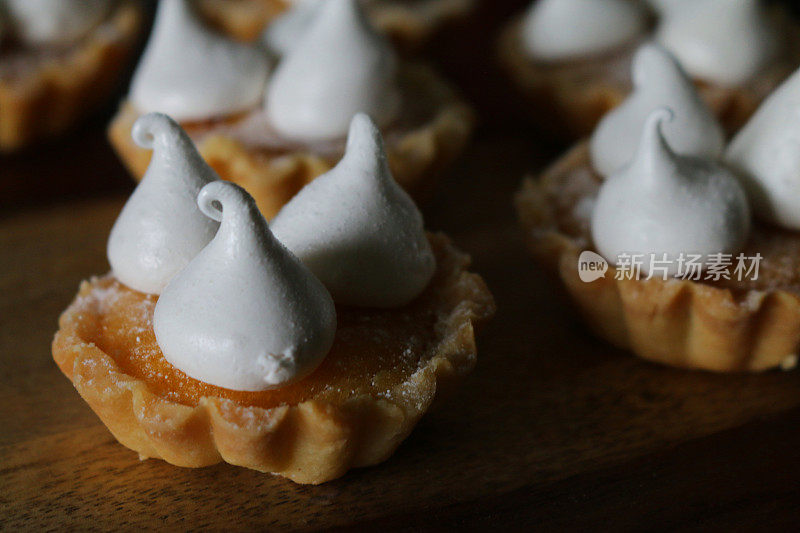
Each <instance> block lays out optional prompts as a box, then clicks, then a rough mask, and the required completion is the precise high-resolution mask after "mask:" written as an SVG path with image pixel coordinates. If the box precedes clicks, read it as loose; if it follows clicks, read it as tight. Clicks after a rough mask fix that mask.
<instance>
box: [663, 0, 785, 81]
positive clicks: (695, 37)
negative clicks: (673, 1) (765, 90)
mask: <svg viewBox="0 0 800 533" xmlns="http://www.w3.org/2000/svg"><path fill="white" fill-rule="evenodd" d="M677 7H681V8H680V9H678V8H677ZM677 7H676V8H675V9H665V10H662V17H661V21H660V24H659V26H658V28H657V30H656V34H655V38H656V40H657V41H658V42H660V43H662V44H663V45H664V46H666V47H667V48H668V49H669V50H670V51H672V53H673V54H675V56H676V57H677V58H678V60H679V61H680V62H681V64H682V65H683V66H684V68H685V69H686V70H687V71H688V72H689V73H690V74H691V75H692V76H694V77H696V78H700V79H703V80H706V81H709V82H712V83H717V84H720V85H724V86H738V85H741V84H742V83H744V82H746V81H748V80H751V79H753V78H754V77H755V76H756V75H758V73H759V72H761V70H762V69H764V68H765V67H766V66H767V65H768V64H769V62H770V61H771V60H772V59H773V58H774V57H775V55H776V54H777V53H778V51H779V50H780V47H781V43H782V37H783V35H782V32H781V31H780V29H779V28H776V27H775V26H774V24H773V23H772V21H771V20H770V18H769V16H768V15H767V13H766V12H765V8H764V6H763V5H762V4H761V2H760V1H759V0H734V1H731V0H695V1H693V2H691V3H686V4H684V3H683V2H681V5H680V6H677Z"/></svg>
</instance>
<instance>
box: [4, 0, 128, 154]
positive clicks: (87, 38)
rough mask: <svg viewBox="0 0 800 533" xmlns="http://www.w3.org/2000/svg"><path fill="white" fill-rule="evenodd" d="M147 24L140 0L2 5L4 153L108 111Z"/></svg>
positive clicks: (9, 1)
mask: <svg viewBox="0 0 800 533" xmlns="http://www.w3.org/2000/svg"><path fill="white" fill-rule="evenodd" d="M142 22H143V12H142V7H141V4H140V2H139V1H138V0H116V1H115V0H81V1H77V0H3V1H2V2H0V151H2V152H10V151H13V150H17V149H20V148H22V147H24V146H26V145H28V144H30V143H33V142H35V141H37V140H39V139H43V138H47V137H53V136H57V135H59V134H61V133H63V132H64V131H66V130H67V129H68V128H69V127H70V126H72V125H73V124H75V123H76V122H77V121H78V120H80V119H81V118H82V117H84V116H86V115H87V113H88V112H89V111H91V110H92V109H94V108H96V107H97V106H99V105H101V104H102V103H103V102H104V101H105V100H106V99H107V98H108V97H109V96H110V95H111V93H112V91H113V90H114V89H115V88H116V87H117V85H118V84H119V83H120V81H121V79H120V78H121V76H122V74H123V71H124V69H125V66H126V64H127V61H128V59H129V58H130V56H131V54H132V52H133V51H134V49H135V46H136V43H137V41H138V37H139V36H140V33H141V30H142Z"/></svg>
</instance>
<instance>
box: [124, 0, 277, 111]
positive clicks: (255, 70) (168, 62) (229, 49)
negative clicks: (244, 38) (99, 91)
mask: <svg viewBox="0 0 800 533" xmlns="http://www.w3.org/2000/svg"><path fill="white" fill-rule="evenodd" d="M269 71H270V65H269V59H268V57H267V54H266V52H265V51H264V50H262V49H260V48H259V47H257V46H253V45H249V44H243V43H239V42H236V41H233V40H231V39H229V38H227V37H224V36H222V35H220V34H218V33H216V32H214V31H212V30H211V29H209V28H207V27H205V26H204V25H203V23H202V22H201V21H200V20H199V19H198V17H197V15H196V14H195V13H194V11H193V8H192V6H191V2H189V1H188V0H161V1H160V2H159V6H158V11H157V13H156V20H155V25H154V27H153V31H152V33H151V35H150V40H149V42H148V43H147V47H146V49H145V51H144V54H143V55H142V59H141V60H140V62H139V65H138V67H137V68H136V72H135V73H134V76H133V82H132V83H131V91H130V98H131V100H132V101H133V103H134V105H135V106H136V108H137V109H138V110H139V111H141V112H151V111H157V112H161V113H166V114H168V115H170V116H171V117H172V118H174V119H175V120H178V121H191V120H204V119H210V118H215V117H220V116H225V115H230V114H232V113H237V112H240V111H245V110H248V109H252V108H256V107H258V106H259V105H260V103H261V99H262V97H263V93H264V88H265V86H266V82H267V78H268V77H269Z"/></svg>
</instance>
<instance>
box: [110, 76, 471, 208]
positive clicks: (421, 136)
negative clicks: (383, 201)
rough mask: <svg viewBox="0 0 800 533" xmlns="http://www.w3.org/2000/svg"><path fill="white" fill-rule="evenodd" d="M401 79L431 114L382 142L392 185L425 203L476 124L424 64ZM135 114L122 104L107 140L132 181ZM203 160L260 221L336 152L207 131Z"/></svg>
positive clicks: (143, 160)
mask: <svg viewBox="0 0 800 533" xmlns="http://www.w3.org/2000/svg"><path fill="white" fill-rule="evenodd" d="M402 72H403V79H404V80H406V81H407V82H408V83H411V84H414V86H415V87H416V88H418V89H419V90H420V92H421V93H423V94H425V95H426V97H427V98H429V100H430V102H431V104H432V106H433V108H434V112H433V114H432V116H431V117H430V118H428V119H426V120H425V121H424V123H422V124H420V125H419V126H416V127H413V128H412V129H409V130H408V131H405V130H404V131H402V132H400V133H399V135H396V136H395V135H393V136H392V138H387V140H386V152H387V156H388V159H389V166H390V168H391V170H392V174H393V175H394V178H395V179H396V180H397V182H398V183H399V184H400V185H402V186H403V188H405V189H406V190H407V191H408V192H409V193H410V194H411V195H412V196H414V197H415V198H416V199H417V200H424V199H425V198H427V197H428V195H429V194H430V193H431V192H432V191H433V189H434V188H435V186H436V183H437V178H438V177H439V176H440V174H441V172H442V170H443V169H444V168H446V167H447V166H448V165H449V164H450V163H452V161H453V160H454V159H455V158H456V157H457V156H458V155H459V154H460V153H461V151H462V150H463V149H464V146H465V145H466V143H467V141H468V140H469V136H470V134H471V133H472V129H473V126H474V122H475V117H474V113H473V111H472V109H471V108H470V106H469V105H468V104H467V103H466V102H464V101H463V100H462V99H461V98H460V97H459V96H458V94H457V93H456V92H455V91H454V90H453V89H452V88H451V87H450V85H448V84H447V83H445V82H444V80H442V79H441V78H440V77H439V76H438V74H436V72H434V71H433V70H432V69H430V68H429V67H426V66H423V65H405V66H404V67H403V69H402ZM137 118H139V112H138V111H137V110H136V109H135V108H134V107H133V106H132V105H131V104H130V103H124V104H123V105H122V107H121V108H120V111H119V113H118V114H117V116H116V117H115V118H114V120H113V121H112V122H111V125H110V126H109V131H108V135H109V139H110V140H111V144H112V146H114V148H115V149H116V150H117V153H118V154H119V156H120V158H121V159H122V161H123V162H124V163H125V165H126V166H127V167H128V169H129V170H130V172H131V174H132V175H133V176H134V178H135V179H137V180H139V179H141V178H142V176H144V173H145V171H146V170H147V166H148V165H149V163H150V151H149V150H145V149H144V148H141V147H139V146H137V145H136V144H135V143H134V142H133V139H132V138H131V134H130V132H131V128H132V127H133V123H134V122H136V119H137ZM198 150H199V151H200V154H201V155H202V156H203V158H204V159H205V160H206V161H207V162H208V163H209V164H210V165H211V166H212V167H213V168H214V170H216V171H217V173H218V174H219V175H220V177H222V178H223V179H226V180H229V181H232V182H234V183H237V184H238V185H241V186H242V187H244V188H245V189H246V190H247V192H249V193H250V194H251V195H252V196H253V198H255V200H256V202H257V203H258V206H259V208H260V209H261V212H262V213H263V214H264V216H265V217H267V218H271V217H273V216H274V215H275V214H276V213H277V212H278V210H279V209H280V208H281V207H283V205H284V204H285V203H286V202H288V201H289V200H290V199H291V198H292V197H293V196H294V195H295V194H296V193H297V192H298V191H299V190H300V189H302V188H303V187H304V186H305V185H306V184H307V183H309V182H310V181H311V180H313V179H314V178H316V177H317V176H319V175H320V174H322V173H324V172H326V171H328V170H330V169H331V168H332V167H333V166H334V165H335V164H336V163H337V162H338V160H339V158H340V157H341V154H337V155H319V154H317V153H315V152H313V151H311V150H310V149H301V150H294V151H288V152H287V151H286V150H272V149H267V148H251V147H248V146H245V145H244V144H243V143H241V142H240V141H238V140H237V139H234V138H232V137H230V136H227V135H224V134H221V133H212V134H209V135H206V136H204V137H202V138H201V139H200V140H199V141H198Z"/></svg>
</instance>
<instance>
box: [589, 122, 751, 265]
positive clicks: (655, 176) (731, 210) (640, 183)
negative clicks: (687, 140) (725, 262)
mask: <svg viewBox="0 0 800 533" xmlns="http://www.w3.org/2000/svg"><path fill="white" fill-rule="evenodd" d="M671 117H672V113H671V112H670V111H669V110H668V109H665V108H661V109H657V110H655V111H653V112H652V113H651V114H650V116H649V117H648V119H647V122H646V123H645V125H644V131H643V133H642V138H641V142H640V144H639V148H638V150H637V151H636V156H635V157H634V159H633V161H632V162H631V164H630V165H629V166H627V167H626V168H624V169H623V170H621V171H620V172H619V173H617V174H615V175H613V176H611V177H610V178H609V179H608V180H606V181H605V182H604V183H603V185H602V187H601V188H600V192H599V194H598V196H597V201H596V202H595V206H594V212H593V214H592V238H593V240H594V243H595V247H596V248H597V251H599V252H600V253H601V254H602V255H603V256H604V257H605V258H606V259H608V260H609V261H610V262H612V263H615V262H617V260H618V259H619V258H620V256H621V255H622V254H631V255H633V254H641V255H642V256H643V258H648V257H650V255H649V254H655V255H654V257H655V258H656V259H657V260H662V259H664V258H665V257H666V260H667V262H668V264H667V270H668V273H669V274H670V275H675V274H676V273H677V270H678V265H679V263H678V259H679V257H680V256H681V254H686V255H685V256H684V257H686V256H688V255H689V254H698V255H700V256H701V259H700V261H701V262H702V263H703V264H705V263H707V262H708V258H709V255H710V254H715V253H733V252H735V251H736V250H737V249H739V248H740V247H741V246H742V245H743V244H744V243H745V241H746V240H747V236H748V233H749V231H750V209H749V206H748V204H747V197H746V196H745V193H744V190H743V189H742V187H741V185H739V183H738V181H737V180H736V178H735V177H734V176H733V174H732V173H731V172H729V171H728V170H727V169H725V168H724V167H722V166H720V165H718V164H716V163H714V162H713V161H710V160H704V159H699V158H694V157H685V156H681V155H677V154H675V153H674V152H673V151H672V149H671V148H670V147H669V146H668V144H667V142H666V141H665V139H664V135H663V134H662V132H661V123H662V122H663V121H664V120H666V119H668V118H671ZM664 254H666V256H664ZM643 263H644V264H643V267H642V272H643V273H648V272H649V270H650V269H649V267H650V262H649V261H647V260H645V261H643Z"/></svg>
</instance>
